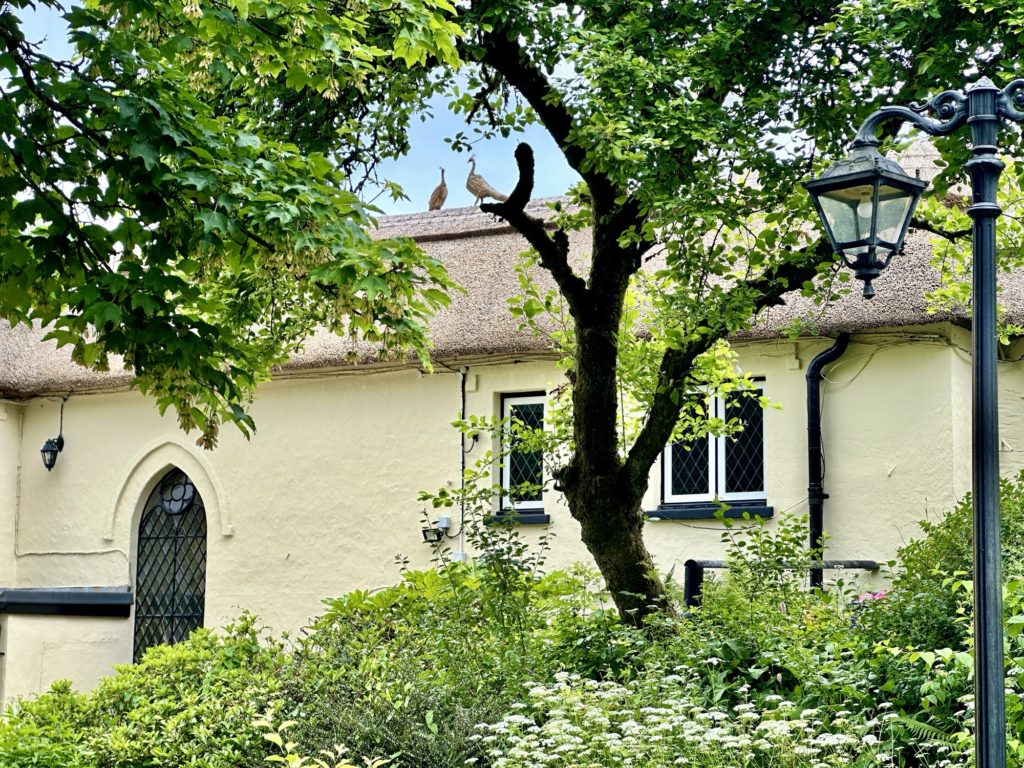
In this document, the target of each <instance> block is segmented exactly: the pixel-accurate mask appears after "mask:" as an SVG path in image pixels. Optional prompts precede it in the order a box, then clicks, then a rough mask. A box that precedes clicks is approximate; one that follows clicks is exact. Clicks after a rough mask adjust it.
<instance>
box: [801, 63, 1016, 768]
mask: <svg viewBox="0 0 1024 768" xmlns="http://www.w3.org/2000/svg"><path fill="white" fill-rule="evenodd" d="M1022 109H1024V79H1020V80H1014V81H1013V82H1012V83H1010V84H1009V85H1007V86H1006V87H1005V88H1003V89H1002V90H1000V89H999V88H998V87H996V85H995V84H994V83H993V82H992V81H991V80H989V79H988V78H987V77H983V78H981V79H980V80H978V81H977V82H976V83H973V84H971V85H970V86H968V87H967V88H966V89H965V90H964V91H963V92H960V91H945V92H944V93H941V94H939V95H938V96H936V97H935V98H933V99H931V100H930V101H928V102H927V103H925V104H911V105H910V107H883V108H882V109H880V110H878V111H877V112H875V113H873V114H872V115H871V116H870V117H868V119H867V120H865V121H864V124H863V125H862V126H861V127H860V130H859V131H857V136H856V138H855V139H854V141H853V145H852V148H851V153H852V155H851V158H850V160H848V161H846V165H845V166H843V165H842V164H837V165H836V166H833V167H832V168H829V169H828V171H826V172H825V174H824V175H823V176H822V177H821V178H820V179H814V180H811V181H808V182H806V183H805V185H804V186H806V187H807V190H808V191H809V192H810V193H811V195H812V197H814V204H815V207H816V208H817V209H818V213H819V214H820V215H821V217H822V220H823V221H824V224H825V231H826V233H827V234H828V237H829V240H830V241H831V242H832V247H833V248H835V249H836V251H837V252H838V253H840V254H842V255H843V258H844V260H845V261H846V263H847V264H849V265H850V266H852V267H853V268H854V269H855V270H856V271H857V277H859V278H861V279H862V280H864V281H865V286H864V295H865V296H866V297H868V298H870V296H871V295H873V293H874V291H873V289H870V281H871V280H872V279H873V278H874V277H877V276H878V272H879V271H880V270H881V269H884V268H885V266H886V265H887V264H888V263H889V259H891V258H892V254H893V253H897V252H898V251H899V250H900V248H901V246H902V242H903V235H904V234H905V233H906V231H907V225H908V224H909V222H910V217H911V215H912V214H913V212H914V206H915V204H916V202H917V196H918V195H919V194H920V192H921V189H923V184H922V183H921V182H916V180H914V179H912V178H911V177H909V176H907V175H906V174H905V173H903V171H902V170H901V169H900V168H899V166H898V165H896V164H895V163H891V162H890V161H887V160H884V159H882V158H881V156H880V155H878V151H877V147H878V145H879V143H880V142H879V139H878V136H877V133H878V127H879V126H880V125H881V124H882V123H884V122H886V121H888V120H893V119H896V120H904V121H907V122H909V123H911V124H913V125H914V126H916V127H917V128H919V129H920V130H922V131H924V132H925V133H927V134H929V135H931V136H946V135H949V134H951V133H953V132H954V131H956V130H958V129H959V128H960V127H962V126H963V125H965V124H966V125H968V126H969V127H970V129H971V152H972V154H973V157H972V158H971V159H970V160H968V161H967V163H966V168H967V171H968V173H969V174H970V176H971V192H972V195H973V200H972V205H971V207H970V208H968V209H967V213H968V215H970V217H971V218H972V219H973V220H974V227H973V236H974V276H973V277H974V280H973V296H972V303H973V310H974V325H973V333H972V353H973V360H974V365H973V378H974V383H973V398H972V399H973V426H972V443H973V457H974V459H973V478H972V480H973V483H972V488H973V501H974V717H975V721H974V722H975V734H976V735H975V742H976V748H975V765H976V766H977V767H978V768H1004V767H1005V765H1006V711H1005V698H1004V697H1005V694H1004V682H1005V680H1004V670H1003V606H1002V602H1003V600H1002V576H1001V573H1000V570H1001V569H1000V544H999V420H998V416H999V413H998V403H997V380H996V265H995V261H996V238H995V235H996V219H997V218H998V217H999V214H1000V213H1001V210H1000V208H999V205H998V204H997V203H996V188H997V186H998V182H999V174H1000V173H1001V172H1002V170H1003V168H1004V165H1003V163H1002V162H1001V161H1000V160H999V158H997V157H996V154H995V153H996V149H997V146H996V135H997V133H998V128H999V125H1000V122H1001V121H1003V120H1009V121H1013V122H1016V123H1019V122H1024V111H1022ZM929 112H930V113H932V114H933V115H934V117H928V116H926V114H925V113H929ZM846 168H851V169H853V170H845V169H846ZM868 190H870V193H869V192H868ZM883 190H885V191H883ZM862 200H863V201H864V202H860V201H862ZM854 201H857V202H854ZM869 201H870V202H869ZM844 206H845V207H844ZM886 206H887V207H886ZM851 211H854V213H851ZM896 212H898V213H899V216H901V217H902V218H901V220H900V221H899V222H897V221H896ZM852 222H856V223H855V225H854V224H853V223H852ZM850 232H854V233H855V236H853V237H851V236H850V234H849V233H850ZM897 232H898V237H896V236H894V233H897ZM879 252H881V254H882V255H881V256H879V255H878V254H879Z"/></svg>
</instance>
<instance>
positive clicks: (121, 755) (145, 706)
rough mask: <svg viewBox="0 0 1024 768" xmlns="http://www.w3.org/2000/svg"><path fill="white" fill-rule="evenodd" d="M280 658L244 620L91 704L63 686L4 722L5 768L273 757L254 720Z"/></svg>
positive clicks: (157, 652)
mask: <svg viewBox="0 0 1024 768" xmlns="http://www.w3.org/2000/svg"><path fill="white" fill-rule="evenodd" d="M283 658H284V656H283V651H282V649H281V647H280V646H279V645H278V644H276V643H271V642H268V641H267V638H266V637H265V636H264V635H263V633H261V632H260V630H259V629H258V627H257V625H256V622H255V619H254V618H253V617H252V616H243V617H242V618H241V619H240V620H239V621H238V622H236V623H235V624H234V625H233V626H231V627H229V628H228V629H227V630H226V631H225V633H223V634H214V633H212V632H210V631H209V630H203V629H201V630H197V631H196V632H194V633H193V634H192V636H191V637H189V639H188V640H186V641H185V642H182V643H180V644H178V645H174V646H157V647H154V648H152V649H150V650H149V651H148V652H147V653H146V655H145V657H144V658H143V659H142V661H141V662H139V663H138V664H134V665H130V666H123V667H120V668H119V669H118V671H117V674H115V675H113V676H111V677H108V678H106V679H105V680H103V681H102V682H101V683H100V685H99V686H98V687H97V688H96V690H95V691H93V692H92V693H91V694H89V695H82V694H78V693H75V692H73V691H72V690H71V688H70V685H69V684H68V683H66V682H62V683H57V684H56V685H54V686H53V688H52V689H51V690H50V691H49V692H48V693H45V694H43V695H42V696H40V697H38V698H36V699H30V700H25V701H22V702H19V703H17V704H15V705H14V707H13V708H12V710H11V712H10V713H9V714H8V715H7V716H6V717H4V718H2V719H0V766H19V768H21V767H22V766H38V767H40V768H101V767H102V768H109V767H111V766H117V767H120V766H124V767H125V768H134V767H135V766H140V767H141V766H147V768H149V767H151V768H164V767H165V766H166V768H172V766H173V768H179V767H180V766H183V765H189V766H196V767H197V768H229V767H230V768H234V767H235V766H241V765H259V764H260V763H262V762H263V760H264V757H265V755H266V753H267V749H266V746H265V745H266V742H265V741H264V739H263V738H262V730H261V729H260V728H258V727H257V726H256V725H254V720H255V719H256V717H257V716H258V715H259V714H260V713H261V712H262V711H263V710H264V709H265V708H266V706H267V704H268V702H270V701H271V700H273V699H274V698H275V697H276V695H277V690H278V680H279V671H280V669H281V667H282V662H283Z"/></svg>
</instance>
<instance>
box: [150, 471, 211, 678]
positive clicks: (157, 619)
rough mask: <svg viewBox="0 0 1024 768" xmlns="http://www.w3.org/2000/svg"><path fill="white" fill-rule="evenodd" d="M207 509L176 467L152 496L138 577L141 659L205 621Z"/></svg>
mask: <svg viewBox="0 0 1024 768" xmlns="http://www.w3.org/2000/svg"><path fill="white" fill-rule="evenodd" d="M205 607H206V509H205V508H204V507H203V499H202V497H201V496H200V495H199V491H197V490H196V487H195V485H194V484H193V483H192V481H191V480H190V479H189V477H188V475H186V474H185V473H184V472H182V471H181V470H180V469H172V470H171V471H170V472H168V473H167V474H166V475H164V476H163V477H162V478H161V479H160V482H158V483H157V484H156V488H154V489H153V492H152V493H151V494H150V495H149V498H148V499H147V500H146V506H145V508H144V510H143V512H142V519H141V520H140V521H139V541H138V561H137V568H136V577H135V652H134V658H135V661H138V660H139V659H141V658H142V655H143V654H144V653H145V651H146V649H147V648H149V647H150V646H153V645H158V644H160V643H177V642H180V641H181V640H184V639H185V638H186V637H188V635H189V633H191V632H192V631H193V630H194V629H196V628H198V627H201V626H202V625H203V614H204V612H205Z"/></svg>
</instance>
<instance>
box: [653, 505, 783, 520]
mask: <svg viewBox="0 0 1024 768" xmlns="http://www.w3.org/2000/svg"><path fill="white" fill-rule="evenodd" d="M721 509H722V504H716V503H715V502H711V501H698V502H693V503H689V504H679V503H668V504H660V505H659V506H658V508H657V509H655V510H653V511H651V512H648V513H647V517H648V518H649V519H651V520H714V519H715V518H716V517H719V515H720V514H721V516H722V517H725V518H726V519H728V520H735V519H739V518H742V517H743V516H744V515H749V516H750V517H760V518H763V519H766V520H767V519H768V518H771V517H774V516H775V508H774V507H769V506H768V502H767V501H734V502H733V503H732V504H727V505H726V509H725V512H724V513H720V510H721Z"/></svg>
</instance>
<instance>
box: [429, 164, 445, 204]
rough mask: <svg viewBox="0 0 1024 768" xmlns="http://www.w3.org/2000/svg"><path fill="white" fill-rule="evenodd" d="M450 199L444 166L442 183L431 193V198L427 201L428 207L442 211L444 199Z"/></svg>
mask: <svg viewBox="0 0 1024 768" xmlns="http://www.w3.org/2000/svg"><path fill="white" fill-rule="evenodd" d="M447 199H448V185H447V184H445V182H444V168H442V169H441V183H440V184H438V185H437V186H436V187H435V188H434V191H433V192H431V193H430V200H429V201H428V202H427V209H428V210H431V211H440V210H441V206H442V205H444V201H445V200H447Z"/></svg>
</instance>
